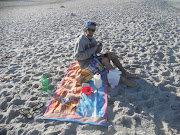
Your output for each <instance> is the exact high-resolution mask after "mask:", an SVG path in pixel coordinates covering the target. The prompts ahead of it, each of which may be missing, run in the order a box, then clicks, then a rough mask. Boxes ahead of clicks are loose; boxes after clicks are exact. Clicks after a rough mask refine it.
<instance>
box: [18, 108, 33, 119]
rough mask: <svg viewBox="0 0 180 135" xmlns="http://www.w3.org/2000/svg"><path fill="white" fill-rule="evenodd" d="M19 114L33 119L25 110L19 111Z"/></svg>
mask: <svg viewBox="0 0 180 135" xmlns="http://www.w3.org/2000/svg"><path fill="white" fill-rule="evenodd" d="M19 113H20V114H22V115H24V116H26V117H27V118H28V119H31V118H32V117H33V115H32V114H31V113H30V112H29V111H28V110H26V109H25V108H21V109H19Z"/></svg>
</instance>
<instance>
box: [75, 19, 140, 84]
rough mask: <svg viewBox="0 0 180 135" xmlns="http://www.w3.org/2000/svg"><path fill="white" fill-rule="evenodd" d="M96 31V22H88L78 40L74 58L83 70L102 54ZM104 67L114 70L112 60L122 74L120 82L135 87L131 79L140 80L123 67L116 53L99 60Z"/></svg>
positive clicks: (110, 53)
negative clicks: (95, 36)
mask: <svg viewBox="0 0 180 135" xmlns="http://www.w3.org/2000/svg"><path fill="white" fill-rule="evenodd" d="M95 30H96V23H95V22H87V23H86V24H85V28H84V33H83V34H82V35H81V36H80V37H79V38H78V40H77V42H76V44H75V49H74V56H75V59H76V60H77V61H78V63H79V65H80V67H81V68H83V69H85V68H86V67H88V65H89V64H90V62H91V60H92V59H93V57H96V56H97V55H96V54H97V53H100V52H101V50H102V45H101V44H99V45H97V42H96V40H95V38H94V37H93V34H94V32H95ZM98 60H99V61H100V62H101V64H102V65H103V66H105V67H106V69H107V70H108V71H109V70H110V69H114V67H113V66H112V65H111V63H110V60H111V61H112V62H113V64H114V65H115V66H116V67H117V68H118V69H119V70H120V71H121V72H122V74H121V78H120V80H121V81H122V83H124V84H126V85H128V86H130V87H134V86H136V83H134V82H132V81H130V80H128V78H129V77H134V78H138V77H137V76H136V75H135V74H131V73H129V72H127V71H126V70H125V69H124V68H123V67H122V64H121V63H120V62H119V60H118V57H117V56H116V55H115V53H114V52H109V53H106V54H104V55H103V57H101V58H99V59H98Z"/></svg>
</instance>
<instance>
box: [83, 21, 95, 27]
mask: <svg viewBox="0 0 180 135" xmlns="http://www.w3.org/2000/svg"><path fill="white" fill-rule="evenodd" d="M89 25H93V26H96V23H95V22H91V21H89V22H87V23H86V24H85V27H87V26H89Z"/></svg>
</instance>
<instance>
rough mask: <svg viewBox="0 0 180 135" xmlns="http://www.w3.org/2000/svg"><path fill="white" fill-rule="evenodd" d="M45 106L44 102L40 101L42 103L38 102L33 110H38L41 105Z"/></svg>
mask: <svg viewBox="0 0 180 135" xmlns="http://www.w3.org/2000/svg"><path fill="white" fill-rule="evenodd" d="M43 106H44V104H43V103H42V102H40V103H38V104H37V105H35V106H34V107H33V108H32V110H33V111H36V110H38V109H39V108H41V107H43Z"/></svg>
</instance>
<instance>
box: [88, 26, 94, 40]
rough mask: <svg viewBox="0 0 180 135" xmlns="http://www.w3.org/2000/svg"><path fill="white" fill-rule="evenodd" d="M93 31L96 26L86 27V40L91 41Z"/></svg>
mask: <svg viewBox="0 0 180 135" xmlns="http://www.w3.org/2000/svg"><path fill="white" fill-rule="evenodd" d="M95 30H96V26H93V25H89V26H87V27H86V36H87V38H89V39H92V37H93V34H94V32H95Z"/></svg>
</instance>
